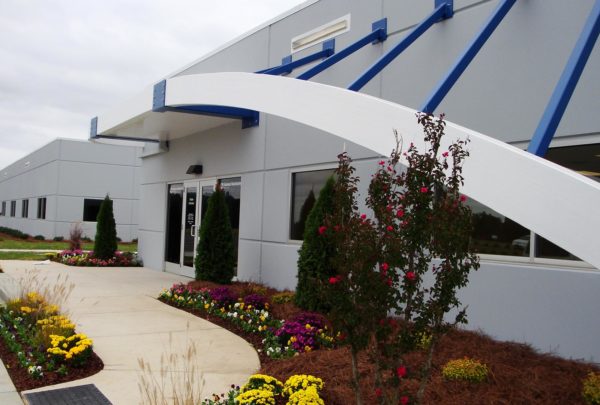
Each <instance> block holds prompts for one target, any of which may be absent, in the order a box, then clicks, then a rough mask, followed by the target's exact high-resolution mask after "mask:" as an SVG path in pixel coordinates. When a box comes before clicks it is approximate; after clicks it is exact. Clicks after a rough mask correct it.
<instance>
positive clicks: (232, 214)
mask: <svg viewBox="0 0 600 405" xmlns="http://www.w3.org/2000/svg"><path fill="white" fill-rule="evenodd" d="M219 184H220V185H221V188H222V189H223V192H224V193H225V203H226V204H227V209H228V212H229V221H230V222H231V230H232V232H233V246H234V255H235V262H236V263H237V258H238V241H239V237H240V202H241V194H242V178H241V177H230V178H228V179H220V180H219ZM207 205H208V204H207ZM202 208H204V205H203V206H202Z"/></svg>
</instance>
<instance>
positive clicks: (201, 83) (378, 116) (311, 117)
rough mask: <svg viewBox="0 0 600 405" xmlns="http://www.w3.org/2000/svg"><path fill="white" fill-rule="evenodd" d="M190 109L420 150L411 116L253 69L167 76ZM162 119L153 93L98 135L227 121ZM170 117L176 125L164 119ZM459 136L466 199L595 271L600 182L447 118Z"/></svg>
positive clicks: (170, 101)
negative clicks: (249, 114) (219, 109)
mask: <svg viewBox="0 0 600 405" xmlns="http://www.w3.org/2000/svg"><path fill="white" fill-rule="evenodd" d="M190 105H213V106H215V105H216V106H229V107H237V108H245V109H250V110H256V111H261V112H265V113H268V114H272V115H277V116H280V117H283V118H287V119H289V120H292V121H296V122H299V123H302V124H305V125H308V126H311V127H314V128H318V129H320V130H323V131H326V132H329V133H331V134H333V135H336V136H339V137H341V138H344V139H346V140H348V141H350V142H354V143H356V144H359V145H361V146H363V147H366V148H368V149H371V150H373V151H375V152H376V153H378V154H381V155H384V156H387V155H389V153H390V152H391V150H392V149H393V148H394V144H395V140H394V137H393V135H392V130H393V129H396V130H398V132H399V133H400V134H401V135H402V137H403V141H404V143H405V144H407V143H409V142H414V143H415V145H416V146H417V147H419V148H420V149H421V150H422V149H423V147H424V142H423V138H422V129H421V127H420V126H419V125H418V124H417V121H416V118H415V114H416V111H415V110H412V109H410V108H407V107H404V106H401V105H398V104H395V103H392V102H389V101H386V100H382V99H378V98H376V97H372V96H369V95H366V94H361V93H356V92H352V91H349V90H345V89H341V88H338V87H332V86H328V85H324V84H320V83H314V82H307V81H303V80H295V79H292V78H285V77H279V76H268V75H258V74H253V73H211V74H197V75H188V76H179V77H175V78H172V79H168V80H167V84H166V96H165V106H167V107H180V106H190ZM162 114H170V113H153V112H152V91H151V89H150V91H146V92H145V93H144V94H143V95H141V96H140V97H138V98H136V99H134V100H133V101H132V102H130V103H129V104H127V105H125V106H123V107H118V108H116V109H115V110H113V112H111V113H108V114H106V115H105V116H100V117H99V118H98V129H97V132H98V134H100V135H103V134H109V135H114V136H117V137H118V136H125V135H120V134H129V136H136V137H138V138H140V137H141V138H147V139H159V138H160V136H161V135H160V131H159V132H158V133H157V132H156V129H157V128H160V130H161V131H175V133H173V132H171V133H170V135H169V136H171V137H177V136H185V135H189V134H192V133H195V132H199V131H201V130H203V129H207V128H208V127H214V126H218V125H222V124H223V123H224V122H231V120H230V119H223V118H215V117H201V116H186V115H184V114H178V115H177V117H174V118H167V117H163V118H161V115H162ZM172 114H177V113H172ZM190 117H191V118H190ZM170 119H173V120H174V121H173V122H169V120H170ZM210 120H224V121H220V122H217V121H210ZM157 122H158V123H159V124H157ZM169 125H173V127H172V128H170V127H169ZM196 125H197V126H196ZM163 136H164V135H163ZM466 137H468V138H470V139H471V143H470V144H469V150H470V152H471V156H470V157H469V158H468V159H467V161H466V162H465V165H464V177H465V186H464V188H463V191H464V193H465V194H467V195H469V196H470V197H472V198H474V199H475V200H477V201H479V202H481V203H482V204H485V205H487V206H488V207H490V208H492V209H494V210H495V211H497V212H499V213H501V214H502V215H505V216H507V217H509V218H511V219H512V220H514V221H516V222H518V223H519V224H521V225H523V226H524V227H526V228H529V229H531V230H533V231H534V232H535V233H537V234H539V235H541V236H543V237H545V238H546V239H548V240H550V241H551V242H553V243H555V244H557V245H559V246H561V247H562V248H564V249H566V250H568V251H569V252H571V253H573V254H574V255H576V256H578V257H580V258H581V259H582V260H585V261H587V262H588V263H590V264H591V265H593V266H594V267H596V268H600V249H598V241H599V240H600V238H599V237H598V230H599V229H600V215H597V214H596V211H597V207H598V206H600V183H597V182H595V181H593V180H590V179H588V178H586V177H584V176H582V175H579V174H577V173H575V172H573V171H571V170H569V169H566V168H564V167H562V166H559V165H556V164H554V163H551V162H549V161H547V160H545V159H542V158H539V157H537V156H535V155H533V154H530V153H527V152H524V151H522V150H520V149H517V148H515V147H513V146H510V145H508V144H506V143H504V142H502V141H499V140H496V139H494V138H491V137H488V136H486V135H483V134H480V133H478V132H475V131H472V130H470V129H468V128H464V127H461V126H459V125H456V124H453V123H451V122H449V123H448V126H447V130H446V137H445V139H444V140H443V143H444V144H445V145H446V146H448V145H449V143H450V142H452V141H454V140H456V139H457V138H461V139H464V138H466ZM402 163H405V162H402Z"/></svg>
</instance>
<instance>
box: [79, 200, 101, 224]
mask: <svg viewBox="0 0 600 405" xmlns="http://www.w3.org/2000/svg"><path fill="white" fill-rule="evenodd" d="M86 201H99V202H100V205H102V201H104V199H103V198H84V199H83V212H82V215H81V220H82V221H83V222H97V221H96V219H97V218H98V213H97V214H96V218H94V220H89V219H85V211H86V210H85V206H86ZM100 205H98V212H100Z"/></svg>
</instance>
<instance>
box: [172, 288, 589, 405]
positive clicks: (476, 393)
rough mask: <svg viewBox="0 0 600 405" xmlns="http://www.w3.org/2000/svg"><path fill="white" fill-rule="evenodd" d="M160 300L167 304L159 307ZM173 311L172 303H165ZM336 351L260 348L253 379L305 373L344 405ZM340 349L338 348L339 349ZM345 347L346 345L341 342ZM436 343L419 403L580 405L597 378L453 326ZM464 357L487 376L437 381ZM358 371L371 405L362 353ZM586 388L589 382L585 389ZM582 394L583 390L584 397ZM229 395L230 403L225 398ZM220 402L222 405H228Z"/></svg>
mask: <svg viewBox="0 0 600 405" xmlns="http://www.w3.org/2000/svg"><path fill="white" fill-rule="evenodd" d="M189 285H190V287H186V286H181V287H180V291H181V292H182V293H183V294H184V295H185V294H186V293H185V292H184V290H186V289H189V291H199V290H201V289H205V290H213V289H215V288H219V287H223V286H221V285H218V284H215V283H210V282H205V281H192V282H190V284H189ZM227 288H228V289H229V290H231V291H232V292H234V293H235V294H237V295H236V296H242V297H246V296H247V295H250V294H252V293H256V292H259V295H263V296H266V297H267V302H268V304H269V308H268V311H269V314H270V316H271V317H274V318H276V319H292V318H294V317H297V316H298V315H299V314H301V311H300V310H299V309H298V308H296V307H295V306H294V304H293V298H294V296H293V293H291V292H283V293H282V292H279V291H276V290H274V289H271V288H267V287H264V286H260V285H256V284H253V283H234V284H232V285H228V286H227ZM165 302H167V301H165ZM167 303H168V304H170V305H173V306H177V305H175V303H174V301H168V302H167ZM179 307H180V308H181V309H183V310H185V311H187V312H190V313H193V314H195V315H197V316H200V317H202V318H204V319H208V320H209V321H211V322H213V323H215V324H218V325H220V326H222V327H224V328H226V329H228V330H230V331H231V332H233V333H235V334H237V335H239V336H241V337H243V338H244V339H245V340H246V341H248V342H249V343H251V344H253V345H254V347H256V348H259V349H260V348H264V347H263V346H264V344H263V343H262V339H263V338H262V335H259V334H255V333H247V332H245V331H244V330H243V329H242V328H241V327H238V326H237V325H236V324H234V323H232V322H230V321H229V320H228V319H224V318H221V317H218V316H216V315H211V314H209V313H208V312H207V311H205V310H202V311H201V310H199V309H195V308H193V307H192V306H186V305H181V304H180V305H179ZM335 342H336V345H335V347H334V348H332V349H330V350H329V349H328V350H311V351H309V352H303V353H298V352H297V353H298V355H293V356H291V357H286V358H272V357H268V356H267V355H266V354H265V353H264V350H263V351H262V352H260V353H259V357H260V360H261V370H260V373H261V374H264V375H268V376H271V377H274V378H277V379H279V380H280V381H285V380H286V379H287V378H288V377H289V376H290V374H310V375H313V376H318V377H320V378H322V379H323V381H324V382H325V384H324V387H323V389H322V391H321V392H320V393H319V396H320V397H321V398H322V399H323V401H324V403H326V404H328V405H346V404H352V403H355V396H354V393H353V391H352V388H351V385H350V384H351V379H350V376H351V374H352V365H351V362H350V356H349V350H348V348H347V347H345V346H343V345H341V342H338V340H337V339H336V341H335ZM338 343H340V344H338ZM344 343H345V341H344ZM429 343H430V342H429V341H428V336H423V337H422V339H421V341H420V342H419V345H418V346H419V348H418V350H416V351H415V352H414V353H411V354H410V355H409V356H408V357H407V362H406V375H405V376H404V377H403V378H404V379H405V384H406V386H407V387H408V394H409V398H411V399H410V400H409V404H411V403H414V401H413V400H412V397H414V395H415V393H416V391H417V389H418V380H417V379H416V378H415V376H418V372H419V368H418V365H419V364H421V363H422V361H423V360H424V359H425V356H426V350H425V349H426V347H427V346H428V345H429ZM437 344H438V351H437V353H436V354H435V355H434V357H433V365H434V371H433V373H432V378H431V382H430V385H429V387H430V388H429V389H428V393H427V394H426V396H425V400H424V404H432V405H433V404H440V403H453V404H454V403H457V404H458V403H461V404H471V403H477V404H478V403H531V404H535V403H544V404H565V403H568V404H582V405H584V404H586V403H587V402H585V400H584V395H586V394H587V395H588V397H589V395H590V393H591V394H592V395H595V393H597V392H600V391H598V390H597V386H598V385H597V380H598V379H597V377H596V380H590V381H591V383H590V381H587V380H586V381H587V385H584V384H586V381H584V380H585V379H586V377H588V376H589V375H593V374H591V373H595V375H596V376H598V375H600V369H599V368H598V366H597V365H593V364H590V363H582V362H577V361H572V360H565V359H561V358H558V357H556V356H553V355H549V354H544V353H538V352H535V351H534V350H532V349H531V348H529V347H527V346H526V345H522V344H517V343H507V342H498V341H495V340H493V339H491V338H489V337H487V336H485V335H483V334H481V333H476V332H468V331H464V330H460V329H456V328H453V329H452V330H451V331H450V332H449V334H448V335H446V336H444V337H443V338H442V339H441V340H440V341H439V342H437ZM465 356H467V357H469V358H474V359H479V360H480V361H481V362H482V363H484V364H485V365H486V366H487V367H488V370H489V377H488V379H487V380H486V381H484V382H481V383H473V382H470V381H449V380H447V379H446V378H444V376H443V375H442V368H443V366H444V365H445V364H446V363H448V362H449V361H450V360H455V359H461V358H464V357H465ZM358 370H359V372H360V373H361V375H363V376H364V379H363V380H362V381H361V388H362V391H363V392H364V394H365V403H368V404H375V403H378V400H377V391H376V390H375V389H374V387H375V386H376V381H375V379H374V375H375V370H374V367H373V363H372V360H371V359H369V357H368V356H366V355H361V356H359V361H358ZM592 383H593V384H592ZM235 388H236V387H232V390H231V391H230V392H229V393H224V394H220V395H218V396H217V398H215V397H213V398H212V399H211V400H213V401H222V402H213V403H214V404H218V405H222V404H227V405H230V404H234V402H233V401H234V400H235V397H236V396H237V395H239V390H240V389H239V388H237V393H236V391H235ZM584 389H585V390H586V391H584ZM228 396H230V397H228ZM226 400H229V402H227V401H226ZM286 401H288V399H287V398H285V399H284V398H281V397H277V398H276V404H277V405H283V404H286V403H287V402H286ZM206 404H210V403H208V402H206Z"/></svg>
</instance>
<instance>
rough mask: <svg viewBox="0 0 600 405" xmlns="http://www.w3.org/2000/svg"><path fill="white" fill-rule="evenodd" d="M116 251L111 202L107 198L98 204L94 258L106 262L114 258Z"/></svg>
mask: <svg viewBox="0 0 600 405" xmlns="http://www.w3.org/2000/svg"><path fill="white" fill-rule="evenodd" d="M116 250H117V228H116V225H115V216H114V214H113V202H112V200H111V199H110V197H109V196H108V194H107V195H106V197H104V201H102V204H100V210H99V211H98V216H97V217H96V239H95V241H94V256H95V257H97V258H98V259H103V260H107V259H110V258H112V257H113V256H114V254H115V251H116Z"/></svg>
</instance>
